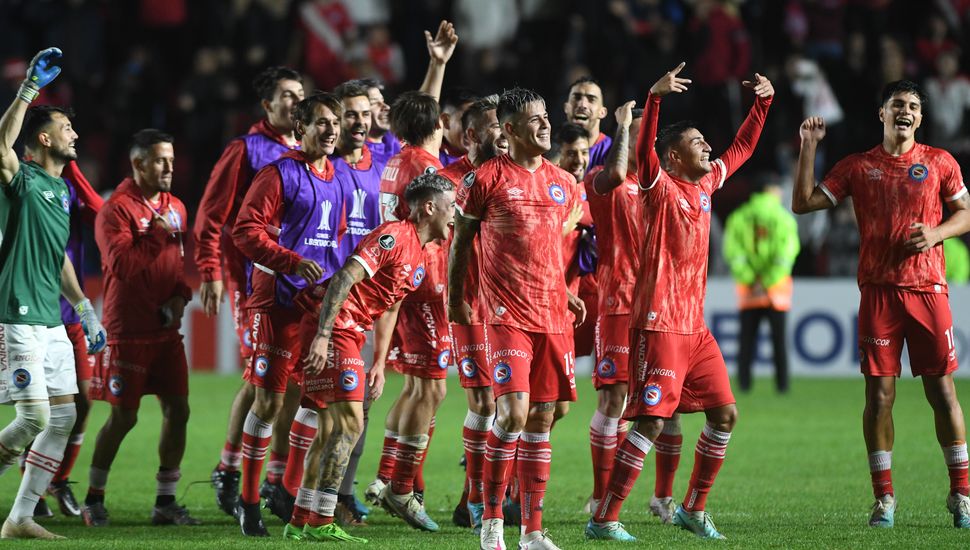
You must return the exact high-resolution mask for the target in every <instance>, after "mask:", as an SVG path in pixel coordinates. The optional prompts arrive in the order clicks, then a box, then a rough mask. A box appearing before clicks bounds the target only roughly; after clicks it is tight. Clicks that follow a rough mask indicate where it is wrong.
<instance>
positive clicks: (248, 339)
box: [242, 328, 253, 349]
mask: <svg viewBox="0 0 970 550" xmlns="http://www.w3.org/2000/svg"><path fill="white" fill-rule="evenodd" d="M242 340H243V345H244V346H246V347H247V348H249V349H253V333H252V332H251V331H250V330H249V329H248V328H247V329H246V330H244V331H243V338H242Z"/></svg>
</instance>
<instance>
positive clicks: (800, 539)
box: [0, 374, 970, 550]
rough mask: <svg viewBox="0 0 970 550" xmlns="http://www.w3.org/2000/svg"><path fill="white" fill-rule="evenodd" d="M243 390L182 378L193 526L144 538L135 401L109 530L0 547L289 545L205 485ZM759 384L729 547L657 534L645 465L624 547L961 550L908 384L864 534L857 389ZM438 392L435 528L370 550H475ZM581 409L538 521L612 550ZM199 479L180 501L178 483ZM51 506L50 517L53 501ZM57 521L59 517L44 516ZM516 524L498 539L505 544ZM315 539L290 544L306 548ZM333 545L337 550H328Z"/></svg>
mask: <svg viewBox="0 0 970 550" xmlns="http://www.w3.org/2000/svg"><path fill="white" fill-rule="evenodd" d="M238 385H239V379H238V378H237V377H225V376H216V375H205V374H197V375H194V376H192V379H191V392H192V418H191V420H190V424H189V441H188V449H187V451H186V456H185V460H184V461H183V463H182V482H181V483H180V488H179V499H180V501H181V502H182V503H183V504H185V505H187V506H188V507H189V508H190V510H191V511H192V513H193V515H195V516H196V517H198V518H199V519H201V520H203V521H204V522H205V525H204V526H201V527H182V528H179V527H152V526H151V525H150V521H149V519H150V515H151V508H152V503H153V502H154V493H155V471H156V469H157V467H158V465H157V454H156V450H155V449H156V446H157V437H158V430H159V424H160V415H159V411H158V406H157V405H156V403H155V402H154V400H153V399H151V398H147V399H145V400H144V401H143V404H142V410H141V413H140V417H139V423H138V426H136V427H135V429H134V430H133V431H132V432H131V433H130V434H129V436H128V438H127V440H126V441H125V443H124V445H123V447H122V449H121V452H120V453H119V454H118V458H117V460H116V461H115V464H114V467H113V468H112V470H111V475H110V477H109V482H108V490H107V497H106V505H107V507H108V509H109V510H110V512H111V526H110V527H107V528H102V529H89V528H86V527H84V526H83V524H82V523H81V521H80V519H77V518H63V517H60V516H58V517H55V518H53V519H50V520H43V522H42V523H43V524H44V525H45V526H47V527H48V528H50V529H51V530H52V531H54V532H56V533H59V534H62V535H65V536H67V537H69V540H66V541H60V542H56V543H45V542H25V541H0V548H17V549H21V548H23V549H27V548H54V547H58V548H97V549H104V550H107V549H116V548H117V549H129V548H166V549H172V548H233V549H235V548H259V549H269V548H284V547H292V546H293V545H294V544H296V543H287V542H284V541H283V540H282V536H281V535H282V530H283V529H282V525H281V524H280V522H279V521H277V520H276V518H275V517H272V516H271V515H270V514H269V513H268V512H267V514H266V516H264V519H265V520H266V523H267V527H268V528H269V530H270V532H271V534H272V535H273V536H272V538H269V539H247V538H245V537H243V536H242V535H241V534H240V532H239V528H238V526H237V525H236V524H235V523H234V522H233V520H232V518H230V517H228V516H226V515H224V514H223V513H222V512H221V511H220V510H218V509H217V508H216V506H215V502H214V497H213V491H212V489H211V488H210V487H209V485H208V483H207V480H208V477H209V472H210V470H211V469H212V467H213V466H214V465H215V463H216V461H217V460H218V457H219V450H220V449H221V447H222V444H223V438H224V434H225V428H226V414H227V412H228V410H229V404H230V402H231V400H232V397H233V395H234V393H235V391H236V389H237V387H238ZM400 386H401V378H400V377H399V376H391V377H390V379H389V380H388V387H387V389H386V390H385V397H382V398H381V399H380V400H379V401H378V402H377V403H375V405H374V408H373V409H371V424H370V434H369V435H370V437H369V438H368V440H367V451H366V452H365V454H364V458H363V461H362V464H361V466H360V470H359V473H358V481H359V482H360V485H359V487H358V497H361V496H362V494H363V487H364V486H365V485H366V484H367V483H369V482H370V481H371V479H373V477H372V476H373V475H374V472H375V471H376V468H377V459H378V455H379V447H380V444H381V434H382V432H383V419H384V413H385V412H386V411H387V409H388V407H390V405H391V402H392V399H393V398H394V396H395V395H396V394H397V392H398V391H399V389H400ZM770 386H771V384H770V383H769V381H768V380H759V381H758V383H757V386H756V388H755V391H754V392H753V393H752V394H750V395H738V398H739V403H738V406H739V409H740V421H739V423H738V426H737V429H736V431H735V433H734V436H733V438H732V440H731V444H730V446H729V447H728V456H727V461H726V463H725V465H724V468H723V469H722V470H721V473H720V475H719V477H718V480H717V485H715V487H714V490H713V492H712V494H711V497H710V499H709V500H708V510H709V511H710V512H711V513H712V515H713V517H714V519H715V521H716V523H717V526H718V528H719V529H720V530H721V532H722V533H724V534H725V535H726V536H727V537H728V540H727V541H722V542H705V541H701V540H699V539H696V538H695V537H694V536H693V535H691V534H690V533H688V532H686V531H681V530H680V529H677V528H675V527H670V526H662V525H660V524H659V522H658V521H657V520H656V518H653V517H651V516H649V514H648V513H647V511H646V508H647V502H648V500H649V496H650V494H651V492H652V490H653V477H654V476H653V458H652V457H653V454H652V453H651V455H650V456H649V457H648V459H647V465H646V468H645V470H644V474H643V475H642V476H641V478H640V481H639V482H638V486H637V488H636V490H635V491H634V493H633V494H632V495H631V496H630V498H629V499H628V501H627V504H626V507H625V509H624V512H623V515H622V517H621V519H622V520H623V522H624V523H625V524H626V526H627V529H628V530H629V531H630V532H631V533H633V534H634V535H635V536H637V537H638V538H639V542H638V543H636V544H635V545H632V546H643V547H670V546H673V547H678V548H708V547H712V546H716V547H718V548H811V549H817V548H886V547H891V548H970V532H958V531H957V530H956V529H953V528H952V527H951V523H950V521H951V516H950V515H949V514H948V513H947V511H946V507H945V498H946V494H947V490H948V481H947V475H946V467H945V465H944V463H943V456H942V452H941V451H940V448H939V445H938V444H937V442H936V438H935V436H934V433H933V418H932V413H931V411H930V409H929V406H928V405H927V404H926V402H925V400H924V398H923V393H922V386H921V384H920V383H919V381H916V380H912V379H905V378H904V379H902V380H900V383H899V389H898V397H897V401H896V412H895V421H896V448H895V450H894V453H893V454H894V466H895V468H894V477H895V479H894V483H893V484H894V487H895V489H896V494H897V497H898V499H899V509H898V511H897V514H896V527H895V529H892V530H874V529H871V528H869V527H867V526H866V520H867V517H868V511H869V506H870V505H871V503H872V497H871V492H870V491H871V489H870V486H869V476H868V466H867V462H866V451H865V447H864V444H863V441H862V430H861V413H862V405H863V401H862V396H863V392H862V390H863V384H862V380H861V379H849V380H815V379H796V380H795V381H794V383H793V391H792V393H791V395H788V396H784V397H780V396H776V395H774V394H773V393H772V390H771V387H770ZM958 389H959V392H960V394H961V395H962V396H963V402H964V403H965V404H966V403H970V402H968V399H970V397H968V396H970V383H968V382H958ZM449 392H450V394H449V396H448V398H447V399H446V400H445V403H444V405H443V406H442V409H441V411H440V412H439V414H438V422H437V428H436V431H435V435H434V439H433V440H432V442H431V448H430V451H429V455H428V461H427V464H426V470H425V472H426V474H425V479H426V483H427V507H428V512H429V514H430V515H431V516H432V517H433V518H435V519H436V520H437V521H438V523H439V524H441V526H442V530H441V532H440V533H436V534H429V533H423V532H419V531H416V530H414V529H411V528H409V527H407V526H405V525H404V524H403V523H402V522H401V521H400V520H397V519H394V518H391V517H389V516H387V515H386V514H385V513H384V512H383V511H381V510H373V511H372V514H371V516H370V518H369V519H368V523H369V525H368V526H367V527H364V528H359V529H355V530H353V531H352V532H353V534H355V535H359V536H364V537H367V538H369V539H370V540H371V542H370V544H369V545H368V547H370V548H381V549H383V548H387V549H417V548H424V549H430V548H434V549H438V548H477V547H478V546H477V539H476V538H475V537H474V536H472V535H471V534H470V533H468V532H466V531H465V530H464V529H459V528H457V527H454V526H453V525H452V524H451V512H452V510H453V508H454V506H455V503H456V502H457V500H458V498H459V496H460V489H461V483H462V479H463V472H462V470H461V468H459V466H458V460H459V457H460V456H461V454H462V444H461V424H462V420H463V418H464V414H465V400H464V397H463V395H462V391H461V388H460V387H459V386H458V383H457V380H456V379H454V378H452V379H450V380H449ZM579 395H580V400H579V402H577V403H575V404H573V407H572V410H571V411H570V413H569V415H568V416H567V417H566V418H565V419H564V420H563V421H562V422H560V423H559V424H558V425H557V427H556V429H555V431H554V432H553V436H552V444H553V467H552V479H551V481H550V483H549V490H548V493H547V496H546V510H545V525H546V527H547V528H548V529H549V534H550V536H551V537H552V539H553V540H554V541H555V542H556V543H557V544H558V545H559V546H561V547H563V548H576V547H580V546H581V547H583V548H590V549H592V548H621V547H631V545H627V544H622V543H601V542H595V543H594V542H586V541H585V540H584V539H583V527H584V526H585V524H586V520H587V519H588V518H587V517H586V516H585V515H583V514H581V513H580V512H579V510H580V509H581V507H582V506H583V503H584V502H585V501H586V498H587V497H588V496H589V494H590V492H591V488H592V480H591V475H590V459H589V443H588V424H589V419H590V416H591V415H592V412H593V409H594V406H595V402H596V399H595V395H594V391H593V389H592V387H591V385H590V384H589V382H588V380H584V381H581V382H580V383H579ZM13 413H14V411H13V408H12V407H2V408H0V425H6V423H7V422H9V421H10V419H11V418H12V417H13ZM106 413H107V405H106V404H104V403H97V404H95V407H94V411H93V413H92V415H91V420H90V423H89V427H88V433H87V436H86V440H85V443H84V448H83V449H82V451H81V456H80V458H79V459H78V465H77V467H76V469H75V473H74V475H73V476H72V477H73V479H75V480H76V481H78V484H77V485H75V486H74V488H75V494H76V495H77V496H78V498H79V499H82V498H83V497H84V492H85V491H86V490H87V469H88V465H89V464H90V459H91V451H92V449H93V447H94V439H95V435H96V434H97V431H98V429H99V428H100V427H101V425H102V423H103V422H104V418H105V415H106ZM702 422H703V419H702V417H701V416H700V415H691V416H688V417H685V419H684V449H683V455H682V459H681V464H680V472H678V476H677V482H676V484H675V490H674V494H675V497H676V498H682V497H683V494H684V492H685V491H686V486H687V479H688V478H689V476H690V470H691V467H692V464H693V446H694V442H695V441H696V438H697V434H698V433H699V432H700V428H701V425H702ZM195 480H202V481H205V483H199V484H197V485H193V486H192V487H191V488H189V489H188V491H187V492H186V488H187V487H188V484H189V482H191V481H195ZM18 482H19V477H18V476H17V474H16V471H15V470H12V471H10V472H8V473H7V474H6V475H5V476H4V477H3V478H0V513H2V514H4V515H5V514H6V513H7V512H8V511H9V507H10V505H11V503H12V501H13V498H14V495H15V494H16V490H17V484H18ZM52 507H55V508H56V506H54V504H53V503H52ZM55 512H56V509H55ZM516 529H517V528H509V529H508V530H507V531H506V541H507V543H508V544H509V546H510V548H515V544H516V542H517V540H518V537H517V532H516ZM306 544H312V543H300V545H301V546H303V545H306ZM330 546H333V544H330Z"/></svg>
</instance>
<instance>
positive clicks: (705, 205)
mask: <svg viewBox="0 0 970 550" xmlns="http://www.w3.org/2000/svg"><path fill="white" fill-rule="evenodd" d="M701 210H703V211H704V212H710V211H711V197H710V195H708V194H707V193H705V192H703V191H701Z"/></svg>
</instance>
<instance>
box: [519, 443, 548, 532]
mask: <svg viewBox="0 0 970 550" xmlns="http://www.w3.org/2000/svg"><path fill="white" fill-rule="evenodd" d="M517 457H518V462H517V464H516V466H517V468H518V475H519V495H520V497H519V503H520V504H521V505H522V532H523V533H531V532H533V531H542V505H543V500H544V499H545V497H546V484H547V483H548V482H549V468H550V465H551V464H552V445H550V444H549V433H548V432H546V433H523V434H522V437H520V438H519V449H518V453H517Z"/></svg>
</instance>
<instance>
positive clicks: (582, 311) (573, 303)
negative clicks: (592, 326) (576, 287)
mask: <svg viewBox="0 0 970 550" xmlns="http://www.w3.org/2000/svg"><path fill="white" fill-rule="evenodd" d="M566 298H567V299H568V305H569V311H571V312H572V313H573V315H574V316H575V317H576V320H575V321H573V326H574V327H578V326H579V325H582V324H583V323H584V322H586V303H585V302H583V300H582V299H580V298H578V297H576V296H573V295H572V293H570V292H566Z"/></svg>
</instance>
